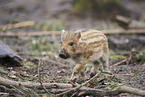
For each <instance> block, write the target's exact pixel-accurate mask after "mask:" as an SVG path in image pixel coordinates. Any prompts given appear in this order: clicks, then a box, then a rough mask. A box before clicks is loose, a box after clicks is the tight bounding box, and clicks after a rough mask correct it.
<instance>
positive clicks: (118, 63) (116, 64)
mask: <svg viewBox="0 0 145 97" xmlns="http://www.w3.org/2000/svg"><path fill="white" fill-rule="evenodd" d="M127 60H128V58H126V59H124V60H122V61H120V62H117V63H115V64H113V65H111V66H110V67H114V66H118V65H120V64H122V63H124V62H126V61H127Z"/></svg>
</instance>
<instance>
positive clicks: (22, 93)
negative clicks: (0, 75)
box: [10, 85, 25, 95]
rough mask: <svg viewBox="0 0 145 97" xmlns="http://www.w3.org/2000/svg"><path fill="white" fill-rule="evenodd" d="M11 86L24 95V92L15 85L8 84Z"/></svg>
mask: <svg viewBox="0 0 145 97" xmlns="http://www.w3.org/2000/svg"><path fill="white" fill-rule="evenodd" d="M10 86H11V87H13V88H14V89H15V90H17V91H18V92H20V93H21V94H22V95H24V94H25V93H23V92H22V91H21V90H19V89H17V88H16V87H15V86H13V85H10Z"/></svg>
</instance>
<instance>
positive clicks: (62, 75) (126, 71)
mask: <svg viewBox="0 0 145 97" xmlns="http://www.w3.org/2000/svg"><path fill="white" fill-rule="evenodd" d="M7 1H8V2H3V4H2V3H1V4H0V7H1V8H0V12H1V13H3V15H0V18H1V21H0V24H1V25H5V24H9V23H12V22H20V21H26V20H34V21H36V24H37V25H38V24H41V23H44V22H45V21H46V20H47V21H49V20H51V19H54V18H55V19H56V18H57V19H59V20H61V21H62V22H63V24H64V27H65V28H66V29H67V30H76V29H90V28H101V30H102V29H120V27H119V26H118V25H117V24H116V23H114V22H112V21H110V20H105V21H102V20H101V21H98V20H97V19H95V18H91V17H90V16H88V17H87V16H86V17H87V18H81V16H80V17H78V14H77V13H75V12H70V10H71V9H69V8H70V3H69V2H70V1H69V2H68V1H67V0H62V1H59V0H55V2H54V0H49V1H45V0H44V1H45V2H42V1H41V0H40V1H39V0H38V1H35V0H30V1H29V3H27V2H26V1H25V0H21V1H19V0H12V1H9V0H7ZM16 5H17V6H16ZM56 6H57V7H56ZM44 14H45V15H44ZM142 14H144V13H142ZM69 16H70V17H69ZM76 17H77V18H76ZM135 17H136V16H135ZM142 19H143V18H142ZM78 21H79V22H78ZM37 25H36V26H35V27H28V28H18V29H13V30H10V31H12V32H21V31H23V32H29V31H34V32H35V31H38V30H40V29H38V27H37ZM107 37H108V41H109V49H110V61H109V66H110V70H111V72H112V73H113V74H114V76H115V78H113V81H116V82H118V83H123V84H125V85H127V86H132V87H135V88H139V89H142V90H145V63H144V62H145V61H144V60H145V59H144V58H145V57H144V58H143V59H139V58H138V56H139V54H140V52H142V51H144V50H145V35H141V34H140V35H138V34H136V35H134V34H133V35H113V34H112V35H107ZM0 39H1V40H2V41H3V42H4V43H6V44H7V45H9V46H10V48H11V49H12V50H14V51H15V52H16V53H17V54H18V55H20V56H21V57H22V58H23V59H25V62H24V66H23V67H20V68H16V67H4V66H1V68H2V69H4V71H5V72H7V74H3V73H0V76H3V77H5V78H9V79H13V80H17V81H33V82H38V78H37V75H38V64H39V60H37V58H38V57H39V58H44V59H45V60H43V61H42V63H41V65H40V67H39V68H40V72H41V76H42V79H43V80H42V81H43V82H47V83H51V82H59V83H69V81H68V78H70V76H71V73H72V70H73V67H74V64H73V63H71V61H70V60H64V59H61V58H59V57H58V51H59V47H60V36H56V37H55V38H52V37H51V36H41V37H19V38H18V37H17V38H16V37H0ZM133 50H135V52H133V53H131V52H132V51H133ZM136 51H137V52H136ZM131 54H132V57H131V59H130V61H129V62H128V63H127V62H124V63H122V64H120V65H118V66H112V65H113V64H115V63H117V62H120V61H121V60H123V59H125V58H128V57H129V56H130V55H131ZM85 68H86V69H87V68H88V67H87V66H86V67H85ZM20 71H23V72H24V73H26V74H28V75H31V77H21V76H19V75H17V74H16V72H20ZM86 72H87V70H86ZM87 76H89V73H87ZM110 80H111V79H109V78H108V79H107V80H106V81H104V82H103V84H105V83H107V81H110ZM78 82H79V83H82V81H81V80H79V81H78ZM101 84H102V83H100V82H93V85H94V86H93V87H95V88H97V87H98V86H99V85H101ZM33 92H35V90H34V91H33ZM122 96H127V97H139V96H136V95H132V94H127V93H123V94H120V95H119V96H118V97H122Z"/></svg>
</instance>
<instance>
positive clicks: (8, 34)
mask: <svg viewBox="0 0 145 97" xmlns="http://www.w3.org/2000/svg"><path fill="white" fill-rule="evenodd" d="M102 32H103V33H104V34H106V35H109V34H145V29H132V30H103V31H102ZM59 35H61V31H41V32H18V33H14V32H6V33H2V32H1V33H0V37H24V36H33V37H34V36H59Z"/></svg>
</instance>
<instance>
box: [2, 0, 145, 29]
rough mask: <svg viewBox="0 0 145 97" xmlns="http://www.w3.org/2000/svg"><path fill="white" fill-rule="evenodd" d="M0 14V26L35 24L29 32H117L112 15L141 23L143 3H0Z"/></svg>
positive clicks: (111, 0)
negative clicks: (20, 23) (103, 30)
mask: <svg viewBox="0 0 145 97" xmlns="http://www.w3.org/2000/svg"><path fill="white" fill-rule="evenodd" d="M0 13H1V14H0V25H6V24H10V23H17V22H22V21H28V20H33V21H35V22H36V25H35V26H34V27H33V28H32V27H31V28H29V29H27V30H29V31H36V30H62V29H66V30H78V29H90V28H94V29H96V28H97V29H117V28H118V25H117V24H116V22H114V20H115V16H116V15H123V16H127V17H130V18H132V19H136V20H140V21H145V1H144V0H91V1H90V0H0ZM25 30H26V29H25ZM19 31H20V30H19Z"/></svg>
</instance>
